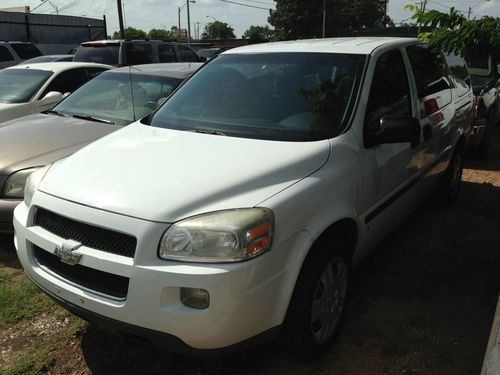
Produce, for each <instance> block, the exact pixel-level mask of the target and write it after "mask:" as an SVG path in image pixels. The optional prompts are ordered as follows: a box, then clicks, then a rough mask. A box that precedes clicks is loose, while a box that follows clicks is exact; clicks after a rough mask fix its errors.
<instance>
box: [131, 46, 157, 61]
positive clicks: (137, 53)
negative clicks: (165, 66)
mask: <svg viewBox="0 0 500 375" xmlns="http://www.w3.org/2000/svg"><path fill="white" fill-rule="evenodd" d="M126 46H127V49H126V51H127V65H139V64H151V63H152V62H153V46H152V45H151V44H150V43H127V44H126Z"/></svg>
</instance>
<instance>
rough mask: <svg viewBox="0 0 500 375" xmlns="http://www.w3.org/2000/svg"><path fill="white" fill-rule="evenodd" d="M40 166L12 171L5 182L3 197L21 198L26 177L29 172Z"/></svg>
mask: <svg viewBox="0 0 500 375" xmlns="http://www.w3.org/2000/svg"><path fill="white" fill-rule="evenodd" d="M40 168H41V167H34V168H28V169H23V170H21V171H17V172H15V173H13V174H12V175H11V176H10V177H9V179H8V180H7V182H6V183H5V188H4V190H3V196H4V197H5V198H17V199H23V197H24V186H25V185H26V180H27V179H28V177H29V175H30V174H32V173H33V172H35V171H37V170H38V169H40Z"/></svg>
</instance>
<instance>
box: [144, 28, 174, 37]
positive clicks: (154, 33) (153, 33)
mask: <svg viewBox="0 0 500 375" xmlns="http://www.w3.org/2000/svg"><path fill="white" fill-rule="evenodd" d="M148 38H151V39H172V34H171V33H170V31H167V30H165V29H151V30H149V31H148Z"/></svg>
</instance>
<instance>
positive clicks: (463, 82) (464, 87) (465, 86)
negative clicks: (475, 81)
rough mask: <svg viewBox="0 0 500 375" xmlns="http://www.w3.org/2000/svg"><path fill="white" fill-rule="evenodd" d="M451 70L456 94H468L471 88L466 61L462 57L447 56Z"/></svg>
mask: <svg viewBox="0 0 500 375" xmlns="http://www.w3.org/2000/svg"><path fill="white" fill-rule="evenodd" d="M445 58H446V62H447V64H448V67H449V69H450V77H451V80H452V82H453V83H454V86H455V89H456V92H457V93H458V95H459V96H462V95H464V94H466V93H467V92H468V90H469V88H470V86H471V84H470V76H469V70H468V69H467V65H466V64H465V61H464V59H462V58H461V57H460V56H457V55H454V54H449V55H446V56H445Z"/></svg>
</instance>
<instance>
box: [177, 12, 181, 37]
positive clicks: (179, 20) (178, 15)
mask: <svg viewBox="0 0 500 375" xmlns="http://www.w3.org/2000/svg"><path fill="white" fill-rule="evenodd" d="M177 17H178V23H179V24H178V27H179V32H181V7H177Z"/></svg>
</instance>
